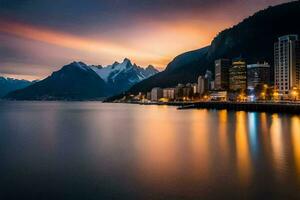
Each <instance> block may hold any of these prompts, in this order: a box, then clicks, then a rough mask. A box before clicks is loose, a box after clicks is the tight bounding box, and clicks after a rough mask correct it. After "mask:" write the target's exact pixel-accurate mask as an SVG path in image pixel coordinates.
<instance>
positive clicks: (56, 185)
mask: <svg viewBox="0 0 300 200" xmlns="http://www.w3.org/2000/svg"><path fill="white" fill-rule="evenodd" d="M0 127H1V135H0V157H1V158H2V162H1V163H2V164H1V166H0V169H1V170H0V171H1V172H0V173H1V174H0V175H1V177H2V179H1V181H0V182H1V185H0V186H1V188H3V191H5V192H4V193H3V195H4V196H13V197H16V198H19V197H22V198H23V199H24V198H25V197H26V196H31V197H36V198H35V199H47V198H46V197H49V196H50V197H53V198H49V199H59V198H63V199H86V197H93V198H87V199H99V198H104V199H176V198H177V199H198V198H204V199H207V198H210V199H220V198H229V199H240V198H244V199H252V198H271V199H272V198H279V199H282V198H294V199H297V198H300V191H299V188H300V116H296V115H284V114H268V113H253V112H250V113H247V112H243V111H239V112H231V111H226V110H220V111H217V110H205V109H204V110H184V111H179V110H176V108H175V107H167V106H139V105H126V104H101V103H97V102H0ZM33 188H34V189H33ZM15 191H18V192H15Z"/></svg>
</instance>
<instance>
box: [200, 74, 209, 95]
mask: <svg viewBox="0 0 300 200" xmlns="http://www.w3.org/2000/svg"><path fill="white" fill-rule="evenodd" d="M208 90H209V82H208V80H207V79H206V78H205V77H204V76H199V77H198V93H199V94H200V95H203V94H204V93H205V92H207V91H208Z"/></svg>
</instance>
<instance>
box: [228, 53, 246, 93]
mask: <svg viewBox="0 0 300 200" xmlns="http://www.w3.org/2000/svg"><path fill="white" fill-rule="evenodd" d="M229 88H230V90H233V91H238V90H242V91H244V90H246V89H247V67H246V62H245V61H244V60H243V59H241V58H238V59H235V60H233V62H232V66H231V67H230V69H229Z"/></svg>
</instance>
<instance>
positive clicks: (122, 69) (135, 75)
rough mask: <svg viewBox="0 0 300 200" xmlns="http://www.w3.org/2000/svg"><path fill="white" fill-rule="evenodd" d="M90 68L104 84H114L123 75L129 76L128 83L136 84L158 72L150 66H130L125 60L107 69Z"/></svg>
mask: <svg viewBox="0 0 300 200" xmlns="http://www.w3.org/2000/svg"><path fill="white" fill-rule="evenodd" d="M91 68H92V69H93V70H94V71H95V72H96V73H97V74H98V75H99V76H100V77H101V78H102V79H103V80H104V81H105V82H113V83H114V82H116V80H117V79H118V78H119V77H120V76H124V75H125V74H129V75H130V79H129V81H130V82H132V83H137V82H139V81H141V80H144V79H146V78H148V77H150V76H153V75H154V74H156V73H157V72H158V70H157V69H155V68H154V67H153V66H152V65H149V66H148V67H147V68H145V69H144V68H142V67H139V66H137V65H136V64H132V63H131V61H130V60H129V59H127V58H125V59H124V60H123V62H122V63H118V62H115V63H114V64H112V65H108V66H107V67H102V66H101V65H100V66H91Z"/></svg>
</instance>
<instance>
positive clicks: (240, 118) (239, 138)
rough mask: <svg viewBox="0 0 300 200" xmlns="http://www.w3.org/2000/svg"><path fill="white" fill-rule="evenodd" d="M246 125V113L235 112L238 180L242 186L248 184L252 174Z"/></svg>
mask: <svg viewBox="0 0 300 200" xmlns="http://www.w3.org/2000/svg"><path fill="white" fill-rule="evenodd" d="M246 125H247V121H246V113H245V112H237V113H236V132H235V137H236V138H235V139H236V154H237V167H238V176H239V179H240V181H241V183H242V185H244V186H246V185H248V184H249V183H250V180H251V173H252V166H251V155H250V149H249V141H248V135H247V127H246Z"/></svg>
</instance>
